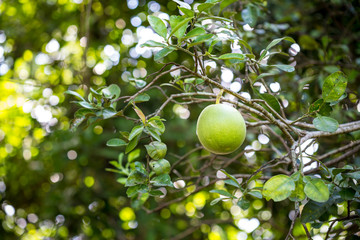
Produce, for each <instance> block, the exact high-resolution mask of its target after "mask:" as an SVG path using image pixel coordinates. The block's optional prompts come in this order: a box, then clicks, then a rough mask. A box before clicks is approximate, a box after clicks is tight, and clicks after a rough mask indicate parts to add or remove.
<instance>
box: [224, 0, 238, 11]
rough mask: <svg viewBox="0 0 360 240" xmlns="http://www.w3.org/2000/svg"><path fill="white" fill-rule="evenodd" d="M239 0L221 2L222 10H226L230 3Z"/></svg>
mask: <svg viewBox="0 0 360 240" xmlns="http://www.w3.org/2000/svg"><path fill="white" fill-rule="evenodd" d="M237 1H238V0H224V1H222V2H221V3H220V12H221V11H222V10H224V8H226V7H227V6H229V5H230V4H232V3H234V2H237Z"/></svg>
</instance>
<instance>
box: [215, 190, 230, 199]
mask: <svg viewBox="0 0 360 240" xmlns="http://www.w3.org/2000/svg"><path fill="white" fill-rule="evenodd" d="M210 192H211V193H218V194H220V195H223V196H226V197H229V198H234V196H233V195H231V194H230V193H229V192H227V191H225V190H220V189H213V190H210Z"/></svg>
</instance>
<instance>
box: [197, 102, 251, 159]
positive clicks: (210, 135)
mask: <svg viewBox="0 0 360 240" xmlns="http://www.w3.org/2000/svg"><path fill="white" fill-rule="evenodd" d="M196 134H197V136H198V138H199V140H200V143H201V144H202V145H203V146H204V148H205V149H206V150H208V151H209V152H212V153H215V154H220V155H224V154H229V153H232V152H234V151H235V150H236V149H238V148H239V147H240V146H241V144H243V142H244V140H245V135H246V125H245V121H244V118H243V117H242V116H241V113H240V112H239V111H238V110H236V109H235V108H233V107H231V106H229V105H225V104H212V105H209V106H207V107H206V108H204V110H203V111H202V112H201V113H200V116H199V118H198V121H197V125H196Z"/></svg>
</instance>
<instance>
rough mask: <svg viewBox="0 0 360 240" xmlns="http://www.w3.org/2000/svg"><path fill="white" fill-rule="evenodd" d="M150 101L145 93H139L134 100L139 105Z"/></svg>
mask: <svg viewBox="0 0 360 240" xmlns="http://www.w3.org/2000/svg"><path fill="white" fill-rule="evenodd" d="M149 100H150V96H149V95H148V94H146V93H141V94H140V95H137V96H136V97H135V99H134V102H135V103H141V102H147V101H149Z"/></svg>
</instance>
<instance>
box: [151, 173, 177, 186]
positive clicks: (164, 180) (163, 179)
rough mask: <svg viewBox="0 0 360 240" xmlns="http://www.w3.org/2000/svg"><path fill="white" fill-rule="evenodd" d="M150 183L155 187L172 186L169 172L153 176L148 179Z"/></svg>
mask: <svg viewBox="0 0 360 240" xmlns="http://www.w3.org/2000/svg"><path fill="white" fill-rule="evenodd" d="M150 183H151V184H152V185H153V186H156V187H174V185H173V183H172V182H171V178H170V176H169V174H161V175H159V176H156V177H153V178H152V179H151V180H150Z"/></svg>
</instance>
